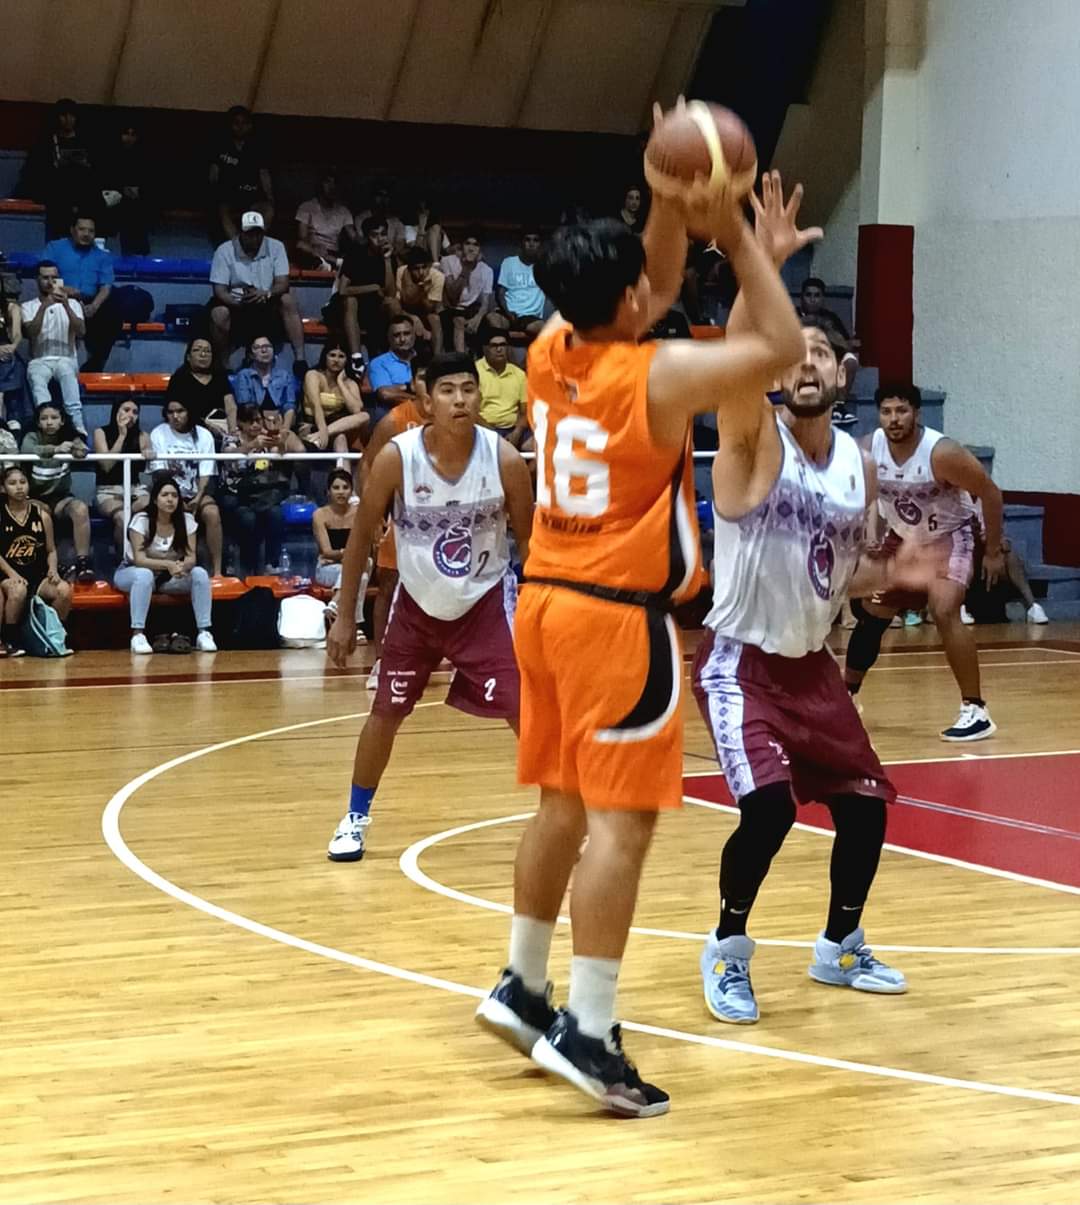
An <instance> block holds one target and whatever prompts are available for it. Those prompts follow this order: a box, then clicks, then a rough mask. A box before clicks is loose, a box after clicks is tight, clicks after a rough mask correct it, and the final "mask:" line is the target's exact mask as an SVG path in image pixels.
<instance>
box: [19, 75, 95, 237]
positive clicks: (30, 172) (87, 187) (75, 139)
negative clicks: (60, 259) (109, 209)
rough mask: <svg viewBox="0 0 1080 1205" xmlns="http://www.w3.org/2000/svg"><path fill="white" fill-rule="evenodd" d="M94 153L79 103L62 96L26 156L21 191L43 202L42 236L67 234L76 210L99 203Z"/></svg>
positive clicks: (93, 206)
mask: <svg viewBox="0 0 1080 1205" xmlns="http://www.w3.org/2000/svg"><path fill="white" fill-rule="evenodd" d="M94 159H95V155H94V152H93V149H92V148H91V145H90V140H89V138H87V137H86V135H85V132H84V130H83V127H82V123H81V122H80V120H79V106H78V105H77V104H76V103H75V102H74V101H73V100H71V99H69V98H67V97H65V98H64V99H63V100H58V101H57V102H56V103H55V104H54V105H53V108H52V114H51V116H50V119H49V124H48V126H47V128H46V129H45V131H44V133H43V134H42V136H41V138H40V139H39V141H38V142H37V143H36V144H35V145H34V147H33V148H32V149H31V151H30V154H29V155H28V156H27V160H26V167H25V169H24V171H23V177H22V182H21V191H23V192H25V193H26V195H27V196H30V197H33V199H34V200H35V201H40V202H41V203H42V204H43V205H44V206H45V237H46V238H56V237H57V236H59V235H63V234H66V233H67V231H68V229H69V227H70V226H71V218H72V215H73V213H74V212H75V211H76V210H79V209H83V210H86V211H87V212H90V213H93V212H94V211H96V210H97V209H98V208H99V207H100V205H101V203H102V198H101V190H100V187H99V182H98V177H97V172H96V170H95V162H94Z"/></svg>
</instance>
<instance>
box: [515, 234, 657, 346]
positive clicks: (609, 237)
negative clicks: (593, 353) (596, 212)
mask: <svg viewBox="0 0 1080 1205" xmlns="http://www.w3.org/2000/svg"><path fill="white" fill-rule="evenodd" d="M644 270H645V248H644V247H643V246H642V243H641V239H639V238H638V236H637V235H636V234H634V233H633V231H631V230H630V229H628V228H627V226H626V224H625V223H624V222H621V221H618V220H617V219H615V218H598V219H597V220H595V221H592V222H584V223H582V224H581V225H578V226H564V227H563V228H562V229H561V230H557V231H556V232H555V234H554V235H553V237H552V238H551V239H550V240H549V242H548V244H547V246H546V247H545V248H544V250H543V251H542V252H541V255H540V260H539V262H538V263H537V265H536V283H537V284H538V285H539V286H540V288H541V289H543V290H544V292H545V293H546V294H547V295H548V297H550V298H551V300H552V302H553V303H554V305H555V308H556V309H557V310H558V311H559V313H560V314H562V315H563V317H564V318H567V319H568V320H569V321H570V322H572V323H573V324H574V326H576V327H579V328H580V329H582V330H591V329H592V328H593V327H597V326H606V325H607V324H608V323H609V322H611V321H612V320H613V319H614V317H615V312H616V311H617V310H618V308H619V302H620V301H621V300H622V298H623V294H624V293H625V292H626V290H627V289H630V288H633V287H634V285H636V284H637V282H638V281H639V280H640V279H641V274H642V272H643V271H644Z"/></svg>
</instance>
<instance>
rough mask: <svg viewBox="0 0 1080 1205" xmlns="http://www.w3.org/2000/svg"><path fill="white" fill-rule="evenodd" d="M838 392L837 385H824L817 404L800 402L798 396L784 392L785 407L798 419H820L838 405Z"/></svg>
mask: <svg viewBox="0 0 1080 1205" xmlns="http://www.w3.org/2000/svg"><path fill="white" fill-rule="evenodd" d="M838 392H839V391H838V390H837V388H836V386H835V385H831V386H829V385H822V387H821V395H820V397H819V398H818V400H817V401H816V402H813V403H806V402H800V401H799V399H798V397H797V395H796V394H792V393H788V392H787V390H786V389H785V390H784V392H783V398H784V405H785V406H786V407H787V408H788V409H789V410H790V411H791V413H792V414H794V415H795V417H796V418H818V417H819V416H820V415H822V414H826V413H827V412H828V411H830V410H832V408H833V407H834V406H835V405H836V398H837V394H838Z"/></svg>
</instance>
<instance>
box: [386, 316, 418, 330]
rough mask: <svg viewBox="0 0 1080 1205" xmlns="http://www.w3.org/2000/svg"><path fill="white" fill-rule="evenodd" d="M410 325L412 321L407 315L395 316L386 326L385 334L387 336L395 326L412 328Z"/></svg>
mask: <svg viewBox="0 0 1080 1205" xmlns="http://www.w3.org/2000/svg"><path fill="white" fill-rule="evenodd" d="M412 324H413V320H412V319H411V318H410V317H409V315H408V314H395V315H394V317H393V318H391V319H390V321H389V322H388V323H387V324H386V333H387V335H389V334H390V332H391V331H392V330H393V329H394V327H395V326H412Z"/></svg>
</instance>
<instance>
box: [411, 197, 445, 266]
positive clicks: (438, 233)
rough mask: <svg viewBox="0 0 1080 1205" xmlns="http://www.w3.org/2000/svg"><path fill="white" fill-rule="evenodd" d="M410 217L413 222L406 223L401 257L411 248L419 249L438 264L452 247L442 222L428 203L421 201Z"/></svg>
mask: <svg viewBox="0 0 1080 1205" xmlns="http://www.w3.org/2000/svg"><path fill="white" fill-rule="evenodd" d="M414 214H415V217H414V216H413V215H414ZM408 217H409V218H410V219H411V220H409V221H406V222H404V227H405V237H404V243H403V247H402V250H401V251H400V252H399V257H400V256H403V255H404V254H405V253H407V252H408V251H409V249H410V248H412V247H419V248H420V250H421V251H426V252H427V253H428V254H429V255H430V256H431V260H432V263H436V264H437V263H438V262H439V259H440V258H441V257H442V253H443V251H444V250H445V249H446V248H448V247H449V245H450V243H449V240H448V239H447V238H446V235H445V234H444V233H443V228H442V222H441V221H440V220H439V219H438V218H437V217H435V216H434V215H433V214H432V212H431V207H430V206H429V205H428V203H427V201H419V202H418V203H417V205H416V208H415V209H414V210H413V212H412V213H410V214H409V215H408Z"/></svg>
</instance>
